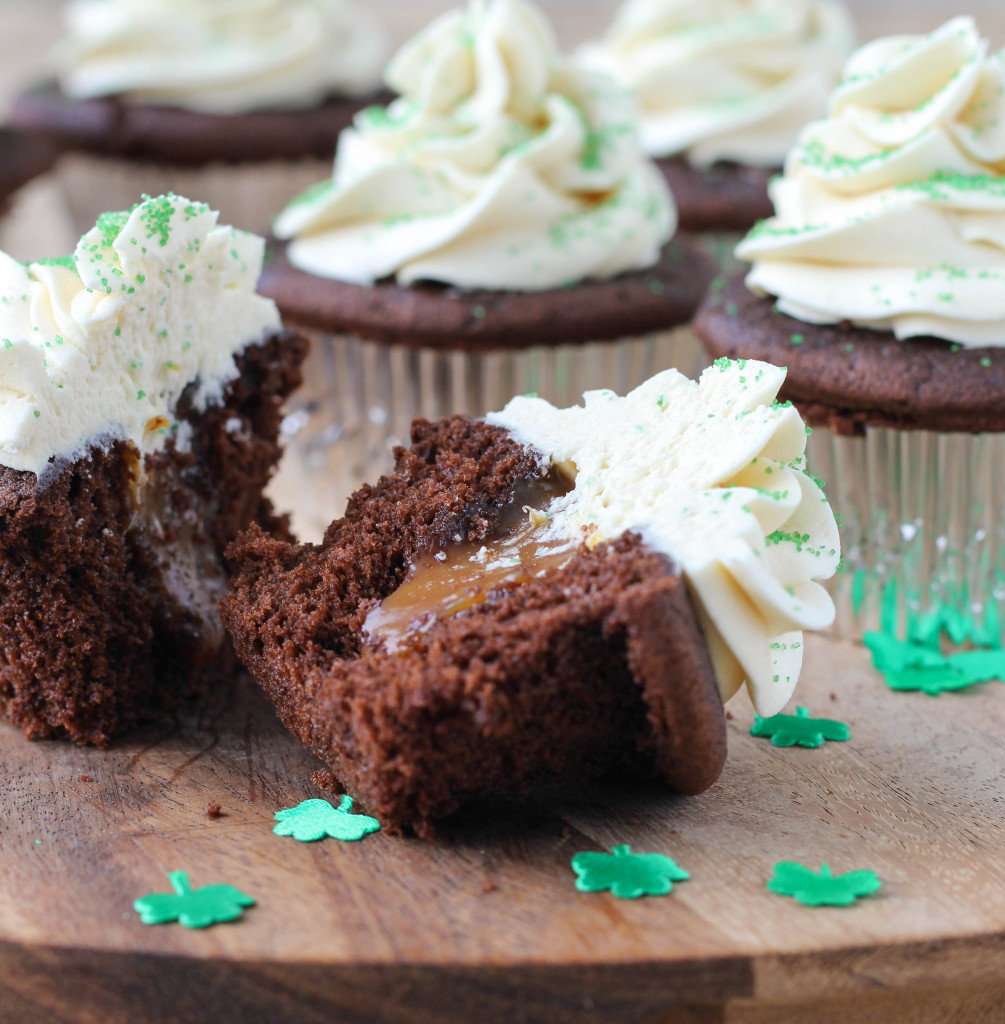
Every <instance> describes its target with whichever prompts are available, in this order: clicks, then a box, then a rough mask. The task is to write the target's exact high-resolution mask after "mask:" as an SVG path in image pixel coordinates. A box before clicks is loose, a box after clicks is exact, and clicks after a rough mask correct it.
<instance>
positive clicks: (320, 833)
mask: <svg viewBox="0 0 1005 1024" xmlns="http://www.w3.org/2000/svg"><path fill="white" fill-rule="evenodd" d="M351 810H352V797H350V796H344V797H342V802H341V803H340V804H339V805H338V807H333V806H332V805H331V804H330V803H328V801H327V800H304V801H303V803H299V804H297V806H296V807H290V808H288V809H287V810H285V811H276V820H277V821H278V822H279V824H278V825H276V827H275V828H274V829H273V830H272V831H273V832H274V833H275V834H276V835H277V836H293V838H294V839H296V840H297V842H298V843H313V842H316V841H317V840H318V839H324V837H325V836H331V838H332V839H340V840H341V841H342V842H344V843H355V842H357V841H358V840H360V839H362V838H363V837H364V836H365V835H369V833H371V832H377V831H379V829H380V822H379V821H377V819H376V818H369V817H367V816H366V815H365V814H352V813H350V812H351Z"/></svg>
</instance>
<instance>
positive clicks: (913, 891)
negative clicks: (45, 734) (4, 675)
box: [0, 639, 1005, 1024]
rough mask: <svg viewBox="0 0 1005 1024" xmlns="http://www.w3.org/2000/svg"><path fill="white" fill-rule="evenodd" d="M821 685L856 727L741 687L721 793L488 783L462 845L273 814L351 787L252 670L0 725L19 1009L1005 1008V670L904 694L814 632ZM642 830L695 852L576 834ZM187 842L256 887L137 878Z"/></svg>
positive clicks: (558, 1019)
mask: <svg viewBox="0 0 1005 1024" xmlns="http://www.w3.org/2000/svg"><path fill="white" fill-rule="evenodd" d="M832 695H833V696H832ZM799 698H800V703H802V704H805V705H807V706H808V707H810V709H811V710H812V711H814V712H815V713H816V714H818V715H826V716H828V717H836V718H840V719H842V720H843V721H846V722H847V723H848V724H849V725H850V726H851V730H852V738H851V740H850V741H849V742H846V743H830V744H827V745H826V746H824V747H823V748H821V749H818V750H802V749H781V748H776V747H773V746H772V745H771V744H770V743H769V742H768V741H767V740H763V739H754V738H753V737H751V736H750V735H749V732H748V730H749V727H750V724H751V718H752V713H751V711H750V708H749V706H748V704H747V702H746V698H745V697H740V698H738V699H737V700H736V701H734V702H733V704H732V705H731V708H730V711H731V715H732V720H731V722H730V759H729V763H728V765H727V767H726V770H725V772H724V773H723V775H722V778H721V779H720V781H719V782H718V783H717V784H716V785H715V786H714V787H713V788H712V790H711V791H709V792H708V793H706V794H705V795H703V796H701V797H698V798H690V799H688V798H680V797H675V796H673V795H670V794H668V793H666V792H665V791H662V790H660V789H658V788H655V787H646V786H630V785H604V786H590V787H587V786H568V787H562V788H557V789H554V790H549V791H547V792H541V793H537V794H535V795H534V796H533V798H532V799H529V800H527V801H523V802H520V801H501V800H500V801H490V802H486V803H483V804H480V805H476V806H474V807H472V808H470V809H469V810H468V811H466V812H463V813H462V815H461V816H460V817H459V818H458V819H457V820H455V821H454V822H452V823H451V824H450V825H449V827H447V828H445V829H444V830H443V833H442V835H441V837H440V838H439V840H438V841H437V842H436V843H426V842H422V841H419V840H415V839H402V838H395V837H392V836H390V835H387V834H384V833H376V834H374V835H371V836H368V837H367V838H366V839H364V840H363V841H362V842H359V843H354V844H342V843H338V842H335V841H334V840H325V841H323V842H320V843H313V844H301V843H297V842H295V841H294V840H292V839H284V838H280V837H277V836H274V835H273V834H272V825H273V814H274V812H275V811H276V810H278V809H281V808H284V807H289V806H292V805H294V804H296V803H297V802H298V801H300V800H302V799H305V798H307V797H312V796H320V795H323V794H322V793H321V792H320V791H318V790H317V789H316V788H315V787H314V786H313V785H312V784H311V781H310V774H311V771H312V770H313V769H315V768H316V767H318V764H317V762H315V761H314V759H313V758H312V757H311V756H310V755H309V754H308V753H307V752H306V751H304V750H303V749H302V748H301V747H300V746H299V745H298V744H297V743H296V742H294V741H293V740H292V739H291V738H290V737H288V736H287V734H286V733H285V732H284V731H283V730H282V728H281V727H280V726H279V725H278V723H277V722H276V721H275V719H274V718H273V715H272V712H271V709H270V707H269V706H268V705H267V704H266V703H265V701H264V700H263V699H262V698H261V697H260V696H259V695H258V693H257V691H256V690H255V689H254V688H253V687H252V686H251V685H250V683H246V682H245V683H238V684H235V685H234V688H233V689H232V690H230V691H229V692H226V693H220V694H218V695H216V696H215V697H214V699H213V700H212V702H211V703H210V704H209V705H208V706H206V707H204V708H202V709H201V710H200V711H192V712H189V713H188V714H187V715H185V716H183V717H181V718H180V719H179V720H177V721H174V722H164V723H162V724H160V725H159V726H157V727H151V728H149V729H147V730H145V731H144V732H142V733H141V734H138V735H136V736H135V737H133V738H132V739H130V740H129V741H128V742H121V743H119V744H117V745H115V746H114V747H113V748H112V749H111V750H109V751H106V752H99V751H94V750H88V749H80V748H75V747H72V746H68V745H66V744H62V743H52V742H46V743H28V742H26V741H25V740H24V739H23V738H22V736H21V734H20V733H18V732H16V731H15V730H14V729H12V728H10V727H8V726H0V773H2V775H0V777H2V779H3V781H2V783H0V1022H2V1024H9V1022H11V1024H12V1022H17V1024H32V1022H35V1021H45V1022H46V1024H51V1022H75V1024H76V1022H91V1021H95V1022H97V1021H101V1022H118V1021H122V1022H130V1024H138V1022H167V1021H172V1022H173V1021H178V1022H184V1024H203V1022H205V1024H237V1022H242V1024H243V1022H259V1021H262V1022H269V1024H273V1022H279V1021H286V1020H290V1021H294V1020H295V1021H298V1022H314V1021H317V1022H321V1021H324V1022H332V1021H337V1022H339V1024H362V1022H378V1021H379V1022H394V1024H399V1022H400V1024H427V1022H429V1024H432V1022H437V1024H441V1022H451V1024H453V1022H456V1024H518V1022H534V1024H537V1022H541V1024H565V1022H591V1024H592V1022H597V1024H601V1022H602V1024H607V1022H626V1024H627V1022H631V1024H635V1022H646V1024H671V1022H678V1021H680V1022H713V1021H714V1022H720V1021H728V1022H771V1024H787V1022H796V1021H805V1020H813V1021H815V1022H831V1021H834V1022H836V1021H855V1022H857V1024H862V1022H866V1024H868V1022H873V1021H875V1022H880V1021H881V1022H884V1024H885V1022H896V1021H900V1020H910V1021H921V1022H925V1021H943V1020H945V1021H953V1022H958V1021H966V1020H982V1021H983V1020H998V1019H1003V1018H1002V1016H1001V1015H1002V1014H1005V831H1003V827H1002V826H1003V822H1005V785H1003V768H1002V761H1003V758H1002V756H1001V749H1002V743H1003V736H1005V688H1003V687H1002V685H1001V684H998V683H991V684H987V685H984V686H982V687H978V688H976V689H974V690H973V691H971V692H968V693H964V694H957V695H945V696H942V697H940V698H930V697H926V696H924V695H922V694H896V693H893V692H891V691H889V690H887V689H886V687H885V686H884V684H883V683H882V682H881V681H880V679H879V677H878V676H877V675H876V674H875V673H874V671H873V670H872V669H871V667H870V666H869V664H868V661H867V656H866V654H865V652H864V651H862V650H861V649H859V648H856V647H852V646H850V645H842V644H839V643H837V642H834V641H828V640H823V639H815V640H813V641H811V643H810V644H809V646H808V652H807V665H806V670H805V675H804V680H803V683H802V684H801V687H800V691H799ZM83 776H90V781H84V780H83V779H82V777H83ZM211 800H216V801H218V802H219V803H220V804H221V805H222V806H223V811H224V816H223V817H221V818H219V819H216V820H210V819H208V818H206V817H205V815H204V813H203V812H204V809H205V807H206V805H207V803H208V802H209V801H211ZM619 843H630V844H631V845H632V847H633V848H634V849H637V850H640V851H656V852H661V853H665V854H667V855H669V856H671V857H673V858H674V859H675V860H676V861H677V862H678V863H679V864H680V865H681V866H683V867H685V868H686V869H687V870H689V871H690V872H691V880H690V881H688V882H684V883H680V884H678V885H677V886H675V889H674V892H673V893H672V895H670V896H668V897H661V898H647V899H641V900H635V901H625V900H618V899H616V898H615V897H613V896H612V895H611V894H609V893H598V894H585V893H580V892H578V891H577V890H576V889H575V887H574V884H573V883H574V875H573V872H572V871H571V869H570V866H569V862H570V859H571V858H572V856H573V855H574V854H575V853H578V852H580V851H583V850H600V849H608V848H610V847H611V846H613V845H615V844H619ZM787 859H792V860H797V861H800V862H801V863H804V864H808V865H812V866H813V867H814V868H816V867H818V866H819V865H820V863H821V862H822V861H826V862H827V863H828V864H830V865H831V866H832V867H833V869H834V870H835V871H842V872H843V871H848V870H853V869H859V868H870V869H873V870H875V871H876V872H878V874H879V875H880V877H881V878H882V879H883V881H884V888H883V889H882V891H881V892H880V893H879V894H878V895H876V896H873V897H870V898H868V899H866V900H864V901H862V902H860V903H858V904H857V905H855V906H853V907H850V908H841V909H838V908H821V909H811V908H807V907H803V906H800V905H799V904H797V903H796V902H794V901H793V900H790V899H786V898H782V897H779V896H775V895H772V894H770V893H769V892H768V891H767V890H766V888H765V883H766V881H767V879H768V878H769V877H770V876H771V873H772V868H773V866H774V864H775V863H776V862H777V861H780V860H787ZM173 870H186V871H188V873H189V876H190V878H191V881H192V884H193V885H194V886H199V885H205V884H209V883H215V882H223V883H229V884H232V885H236V886H237V887H238V888H240V889H241V890H243V891H244V892H246V893H249V894H251V895H252V896H254V897H255V898H256V899H257V901H258V902H257V905H256V906H254V907H252V908H251V909H249V910H248V911H247V912H246V914H245V916H244V918H243V920H241V921H240V922H237V923H234V924H228V925H220V926H217V927H214V928H211V929H208V930H206V931H201V932H200V931H191V930H188V929H185V928H182V927H181V926H179V925H161V926H144V925H142V924H141V923H140V922H139V919H138V916H137V915H136V914H135V912H134V911H133V910H132V909H131V908H132V903H133V900H134V899H135V898H136V897H137V896H140V895H143V894H145V893H148V892H152V891H169V886H168V883H167V878H166V873H167V872H168V871H173Z"/></svg>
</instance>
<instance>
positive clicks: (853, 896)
mask: <svg viewBox="0 0 1005 1024" xmlns="http://www.w3.org/2000/svg"><path fill="white" fill-rule="evenodd" d="M882 885H883V883H882V882H881V881H880V880H879V878H878V877H877V875H876V872H875V871H849V872H848V873H847V874H844V875H835V874H833V872H832V871H831V869H830V868H829V867H828V866H827V865H826V864H821V865H820V871H819V873H818V872H815V871H813V870H812V869H811V868H806V867H803V866H802V864H796V863H795V862H793V861H789V860H783V861H782V862H781V863H779V864H776V865H775V874H774V877H773V878H772V879H771V881H769V882H768V889H769V890H770V891H771V892H774V893H777V894H778V895H779V896H792V897H793V898H794V899H796V900H798V901H799V902H800V903H802V904H804V905H805V906H807V907H847V906H849V905H850V904H852V903H854V902H855V900H857V899H859V898H860V897H861V896H868V895H869V894H870V893H874V892H876V891H877V890H878V889H879V888H881V887H882Z"/></svg>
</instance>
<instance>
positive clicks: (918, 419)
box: [695, 276, 1005, 434]
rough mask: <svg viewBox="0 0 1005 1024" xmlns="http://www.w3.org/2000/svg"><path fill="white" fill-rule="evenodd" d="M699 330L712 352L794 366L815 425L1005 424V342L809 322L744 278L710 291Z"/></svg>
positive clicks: (795, 398) (791, 370) (839, 429)
mask: <svg viewBox="0 0 1005 1024" xmlns="http://www.w3.org/2000/svg"><path fill="white" fill-rule="evenodd" d="M695 331H696V333H697V334H698V335H699V336H700V337H701V339H702V341H703V342H704V345H705V349H706V350H707V352H708V353H709V355H710V356H711V357H712V358H713V359H716V358H719V357H722V356H725V357H727V358H729V359H762V360H764V361H765V362H769V363H774V364H775V365H776V366H787V367H788V375H787V377H786V379H785V384H784V386H783V388H782V392H781V395H780V397H781V398H783V399H788V400H790V401H792V402H793V403H794V404H795V405H796V406H798V407H799V411H800V412H801V413H802V415H803V416H804V417H805V419H806V420H807V421H808V422H809V423H810V424H811V425H813V426H826V427H830V428H831V429H832V430H834V431H835V432H836V433H839V434H857V433H862V432H863V431H864V429H865V427H867V426H874V427H892V428H894V429H898V430H938V431H961V432H965V433H981V432H983V431H1002V430H1005V348H966V347H962V346H960V345H953V344H951V343H950V342H948V341H945V340H943V339H941V338H909V339H907V340H905V341H898V340H897V338H895V337H894V335H893V334H892V333H891V332H890V331H873V330H869V329H867V328H863V327H855V326H854V325H852V324H849V323H840V324H831V325H824V324H809V323H805V322H803V321H802V320H796V319H794V318H792V317H790V316H786V315H785V314H784V313H780V312H778V311H777V310H776V309H775V308H774V300H773V299H772V298H769V297H761V296H757V295H755V294H754V293H753V292H751V291H750V289H749V288H747V287H746V285H745V284H744V282H743V277H742V276H740V277H736V278H734V279H733V280H731V281H730V282H729V283H728V284H727V286H726V288H725V289H724V290H722V291H721V292H719V293H717V294H715V295H712V296H709V298H708V299H707V300H706V302H705V305H704V306H703V308H702V310H701V311H700V313H699V315H698V317H697V319H696V320H695Z"/></svg>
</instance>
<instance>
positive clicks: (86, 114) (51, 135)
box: [10, 81, 389, 167]
mask: <svg viewBox="0 0 1005 1024" xmlns="http://www.w3.org/2000/svg"><path fill="white" fill-rule="evenodd" d="M388 99H389V94H387V93H383V92H382V93H379V94H376V95H374V96H372V97H370V98H369V99H346V98H344V97H333V98H331V99H329V100H327V101H326V102H324V103H322V104H320V105H319V106H317V107H313V108H306V109H296V110H282V109H277V110H253V111H249V112H248V113H245V114H241V115H238V116H231V115H221V114H209V113H203V112H201V111H194V110H185V109H182V108H180V107H172V106H165V105H159V104H153V103H133V102H130V101H128V100H123V99H120V98H117V97H105V98H101V99H88V100H74V99H71V98H69V97H68V96H66V95H65V94H64V93H63V92H62V91H61V90H60V88H59V86H58V85H57V84H56V83H55V82H51V81H50V82H45V83H43V84H41V85H38V86H36V87H35V88H33V89H30V90H28V91H27V92H24V93H22V94H21V95H20V96H18V97H17V98H16V99H15V100H14V103H13V106H12V108H11V112H10V123H11V124H12V125H14V126H15V127H18V128H21V129H24V130H25V131H30V132H33V133H35V134H37V135H41V136H43V137H44V138H47V139H49V140H51V141H52V142H53V143H55V144H56V145H58V146H59V147H60V148H61V149H65V150H77V151H84V152H87V153H93V154H96V155H98V156H114V157H123V158H126V159H129V160H137V161H150V162H153V163H159V164H168V165H170V166H176V167H198V166H202V165H204V164H207V163H217V162H218V163H231V164H236V163H251V162H259V161H265V160H300V159H303V158H305V157H316V158H318V159H323V160H324V159H328V158H329V157H333V156H334V153H335V143H336V140H337V138H338V134H339V132H341V131H342V129H344V128H347V127H349V125H350V124H351V123H352V119H353V116H354V115H355V114H356V113H357V112H358V111H359V110H360V109H361V108H362V107H364V106H366V105H368V104H369V103H386V102H387V101H388Z"/></svg>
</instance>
